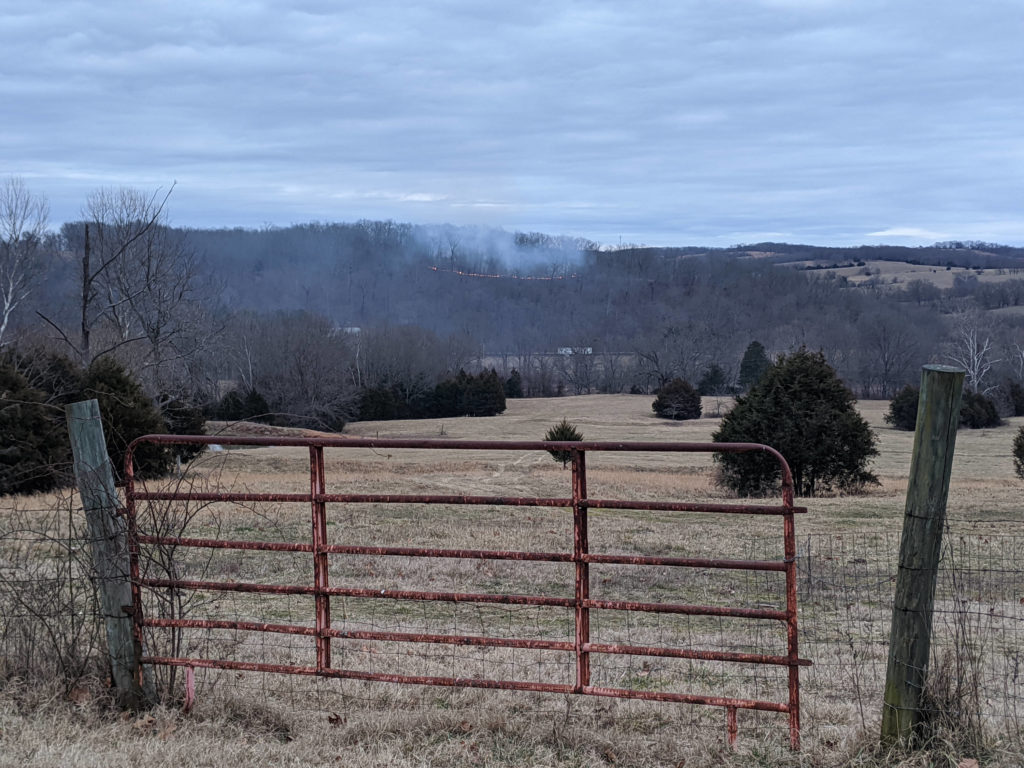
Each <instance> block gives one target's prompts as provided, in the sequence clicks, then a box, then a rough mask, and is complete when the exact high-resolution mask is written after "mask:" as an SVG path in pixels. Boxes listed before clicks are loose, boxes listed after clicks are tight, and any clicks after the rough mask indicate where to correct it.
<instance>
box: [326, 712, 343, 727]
mask: <svg viewBox="0 0 1024 768" xmlns="http://www.w3.org/2000/svg"><path fill="white" fill-rule="evenodd" d="M327 722H328V723H330V724H331V725H335V726H337V725H341V724H342V723H344V722H345V718H344V717H342V716H341V715H339V714H338V713H337V712H331V714H329V715H328V716H327Z"/></svg>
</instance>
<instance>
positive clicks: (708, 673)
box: [0, 395, 1024, 767]
mask: <svg viewBox="0 0 1024 768" xmlns="http://www.w3.org/2000/svg"><path fill="white" fill-rule="evenodd" d="M650 401H651V398H650V397H648V396H629V395H619V396H598V395H594V396H581V397H566V398H558V399H528V400H510V401H509V407H508V410H507V411H506V412H505V413H504V414H502V415H501V416H498V417H494V418H479V419H474V418H455V419H444V420H423V421H394V422H374V423H369V422H367V423H357V424H353V425H351V426H350V427H348V428H347V429H346V432H345V434H346V435H351V436H360V437H381V438H437V439H442V440H456V439H487V440H491V439H494V440H537V439H541V438H542V436H543V433H544V431H545V430H546V429H547V428H548V427H549V426H551V425H552V424H553V423H555V422H557V421H559V420H560V419H562V418H563V417H564V418H568V419H569V420H570V421H572V422H574V423H575V424H577V426H578V427H579V429H580V431H581V432H582V433H583V435H584V437H585V439H587V440H616V441H652V442H659V441H661V442H682V441H686V442H699V441H708V440H710V436H711V433H712V432H713V431H714V429H715V427H716V425H717V423H718V420H717V419H716V418H704V419H700V420H697V421H689V422H668V421H664V420H661V419H657V418H655V417H654V415H653V413H652V412H651V410H650ZM727 407H728V403H727V402H723V401H718V400H715V399H712V398H705V400H704V409H705V413H715V412H718V411H719V410H721V409H725V408H727ZM886 407H887V403H882V402H863V403H860V404H859V408H860V409H861V411H862V413H863V414H864V415H865V417H866V418H867V419H868V421H869V422H870V423H871V425H872V426H873V427H874V428H875V429H876V431H877V434H878V438H879V444H878V445H879V451H880V453H879V456H878V457H877V458H876V460H875V462H874V465H873V471H874V472H875V473H876V474H877V475H878V477H879V480H880V484H879V485H878V486H877V487H872V488H869V489H867V490H866V492H865V493H863V494H860V495H851V496H835V497H827V498H814V499H801V500H798V503H799V504H802V505H804V506H806V507H807V509H808V513H807V514H806V515H801V516H799V517H798V519H797V532H798V547H799V553H800V554H799V558H798V561H799V562H798V570H799V573H800V601H801V615H800V622H801V636H802V641H801V656H803V657H806V658H809V659H811V660H812V661H813V662H814V666H813V667H811V668H809V669H807V670H805V671H804V672H803V673H802V682H803V689H802V703H803V708H802V713H803V725H804V749H803V751H802V752H800V753H798V754H794V753H791V752H790V751H789V750H788V748H787V746H786V744H787V740H786V721H785V717H784V716H781V715H774V714H770V713H768V714H764V715H757V714H754V713H749V712H741V713H740V721H739V726H740V731H739V736H740V738H739V746H738V749H737V751H735V752H732V751H730V750H729V749H728V748H727V747H726V745H725V714H724V711H723V710H721V709H718V708H711V707H698V706H687V705H676V704H654V703H646V702H638V701H621V700H614V699H596V698H582V697H579V698H577V697H567V696H561V695H554V694H533V693H524V692H499V691H488V690H474V689H446V688H433V687H420V686H396V685H390V684H382V683H366V682H359V681H352V680H345V681H338V680H320V681H316V680H310V679H307V678H298V677H285V676H275V675H260V674H254V673H235V672H213V671H203V670H199V671H198V672H197V678H198V693H199V696H198V701H197V704H196V707H195V709H194V710H193V712H192V713H191V714H189V715H184V714H182V713H181V712H180V711H179V710H178V709H177V708H175V707H173V706H164V707H161V708H158V709H157V710H155V711H154V712H152V713H151V714H146V715H142V716H132V717H127V716H126V717H120V716H116V715H112V714H109V711H108V710H107V709H105V708H104V705H103V696H102V693H101V692H100V689H101V688H102V686H101V685H99V684H98V683H97V684H92V685H90V684H88V682H86V683H83V684H81V685H79V686H77V687H75V688H74V689H73V690H72V691H70V692H68V691H65V690H62V689H59V688H58V687H53V686H49V687H48V686H46V685H41V686H40V685H37V684H35V683H32V682H31V681H27V680H21V681H19V678H18V677H17V676H16V675H12V674H10V673H8V675H7V682H6V683H5V684H4V687H3V688H0V765H12V766H13V765H26V766H50V765H75V766H93V765H95V766H100V765H102V766H121V765H124V766H129V765H131V766H144V765H154V766H171V765H174V766H192V765H195V766H205V765H211V766H212V765H222V764H224V763H229V764H256V763H261V764H267V765H296V766H298V765H322V764H332V765H346V766H357V767H358V766H384V765H388V766H390V765H395V766H447V765H475V766H504V767H507V766H534V765H536V766H598V765H615V766H653V765H668V766H681V765H686V766H705V765H725V766H797V765H804V766H839V765H850V766H873V765H890V764H891V765H904V766H918V765H920V766H924V765H945V764H948V765H952V766H957V765H959V764H960V762H961V761H962V760H965V759H969V758H973V759H978V760H980V761H981V764H982V765H992V766H1019V765H1021V764H1024V745H1022V744H1021V741H1020V734H1019V732H1020V727H1021V725H1022V724H1024V723H1022V721H1024V698H1022V695H1024V680H1021V681H1020V682H1018V677H1020V678H1024V631H1022V630H1024V591H1022V589H1024V577H1022V572H1021V566H1020V561H1024V515H1022V514H1021V508H1022V499H1024V483H1022V482H1021V481H1020V480H1019V479H1018V478H1016V477H1015V475H1014V474H1013V469H1012V461H1011V457H1010V444H1011V441H1012V437H1013V434H1014V433H1015V431H1016V430H1017V429H1018V428H1019V427H1020V425H1021V424H1022V423H1024V419H1019V418H1018V419H1013V420H1010V421H1009V422H1008V423H1007V425H1005V426H1003V427H1000V428H998V429H993V430H984V431H969V430H964V431H961V432H960V434H959V436H958V443H957V455H956V461H955V464H954V469H953V481H952V487H951V491H950V500H949V512H948V519H949V531H948V533H947V540H948V541H949V542H950V543H951V548H950V550H949V553H948V555H947V560H948V561H950V564H951V565H953V564H955V565H956V566H957V568H958V569H959V570H949V571H948V572H944V574H943V576H942V584H941V586H940V596H939V599H938V603H937V607H938V610H939V614H938V615H937V618H936V623H937V626H938V630H939V635H938V636H937V638H936V654H935V660H934V661H933V665H934V667H935V668H936V669H937V670H942V672H943V674H948V675H950V676H951V677H952V678H954V681H953V682H954V683H955V685H952V688H953V689H956V688H957V687H958V686H959V685H960V684H961V683H963V682H964V680H965V679H969V680H968V681H970V680H973V681H974V682H975V683H976V686H975V688H976V689H977V690H980V693H978V697H977V698H978V700H977V707H976V709H977V710H978V711H979V712H980V713H981V714H980V717H981V723H980V725H981V728H982V730H983V732H984V733H983V735H984V738H983V739H980V740H979V739H977V738H974V736H973V735H972V736H970V737H969V738H968V737H967V735H965V738H959V734H958V728H957V727H947V728H946V729H945V730H944V731H943V738H942V741H941V742H939V743H936V744H935V745H933V748H932V749H931V750H930V751H929V752H928V753H927V755H926V756H921V755H907V754H897V753H892V754H885V753H882V752H880V751H879V750H878V748H877V747H876V746H875V742H876V738H875V735H876V734H877V729H878V722H879V719H880V710H881V701H880V690H881V687H880V686H881V679H882V677H883V676H884V667H885V655H886V652H887V651H886V645H885V638H886V635H887V631H888V618H889V617H888V612H889V611H890V610H891V608H890V602H889V601H891V595H892V579H891V576H892V573H893V569H894V563H895V558H896V551H895V549H896V546H897V545H898V540H899V539H898V537H899V530H900V527H901V523H902V520H901V518H902V510H903V501H904V493H905V490H906V478H907V473H908V470H909V465H910V452H911V444H912V434H911V433H904V432H897V431H894V430H892V429H890V428H889V427H888V426H887V425H885V424H884V421H883V414H884V413H885V409H886ZM212 426H214V428H216V427H217V426H218V425H212ZM308 462H309V459H308V452H306V451H305V450H304V449H294V448H244V449H232V450H225V451H222V452H211V453H210V454H207V455H206V456H204V457H203V459H202V460H201V461H199V462H198V463H197V464H196V465H195V467H194V468H193V470H192V473H191V478H192V479H190V481H189V482H194V483H195V486H196V487H203V488H205V487H214V486H215V487H218V488H221V489H225V490H227V489H230V490H239V491H240V490H245V491H248V492H269V491H284V492H304V491H308V488H309V476H308ZM326 469H327V488H328V492H338V493H341V492H358V493H374V492H380V493H384V492H392V493H418V494H426V493H431V494H479V495H488V496H497V495H528V496H568V495H569V477H570V473H569V472H568V471H567V470H564V469H562V468H561V466H559V465H557V464H556V463H555V462H553V461H552V460H551V458H550V457H549V456H548V455H547V454H545V453H540V452H536V453H517V452H513V451H495V452H487V453H472V454H467V453H460V452H456V451H448V450H441V451H418V450H392V451H386V452H385V451H380V450H369V449H329V450H328V451H327V461H326ZM588 483H589V488H588V491H589V495H590V496H591V497H594V498H599V497H602V498H632V499H655V500H661V499H681V500H705V501H706V500H714V501H730V498H729V497H728V496H727V495H726V494H725V493H724V492H723V491H722V490H720V489H719V488H717V487H716V486H715V484H714V467H713V462H712V460H711V458H710V456H708V455H705V454H672V453H667V452H665V453H661V452H656V453H649V454H612V453H608V454H602V453H592V454H590V455H588ZM3 503H4V504H5V505H6V507H5V508H3V511H2V514H3V515H5V516H6V517H8V518H10V519H14V518H16V517H18V516H20V517H19V519H24V517H25V514H26V513H27V512H29V511H30V510H40V509H46V508H47V507H48V506H53V502H52V500H51V499H49V498H48V497H33V498H27V499H25V498H23V499H15V500H4V501H3ZM145 514H153V515H155V516H157V517H161V516H163V517H162V518H161V519H164V520H166V519H167V518H166V510H165V509H164V508H161V507H158V506H156V505H154V506H153V507H151V508H149V509H147V510H145ZM145 514H144V515H143V519H145ZM175 514H180V512H177V513H175ZM189 514H190V515H192V516H191V518H190V519H189V520H188V523H187V526H185V527H184V530H185V531H186V532H187V533H188V534H189V535H216V536H220V537H224V538H237V539H247V540H272V541H306V540H308V537H309V533H308V529H309V509H308V506H306V507H303V505H290V506H289V505H287V504H252V505H230V506H229V505H217V504H214V505H207V506H203V507H197V508H195V509H191V510H189ZM590 518H591V523H590V548H591V551H594V552H614V553H645V554H664V555H672V556H712V557H725V558H764V559H778V558H781V546H782V545H781V523H780V522H779V520H777V519H775V518H747V517H742V518H741V517H737V516H732V515H728V516H727V515H721V516H712V515H708V514H696V513H694V514H679V513H660V512H659V513H641V512H637V511H629V510H623V511H613V510H592V511H591V513H590ZM328 519H329V525H328V538H329V539H330V541H331V542H332V543H352V544H368V545H369V544H374V545H381V546H431V547H446V548H458V547H466V548H480V549H530V550H535V551H568V550H569V549H571V541H572V533H571V515H569V514H567V513H566V511H565V510H561V509H540V508H506V507H501V508H499V507H491V506H481V507H464V506H460V507H438V506H432V507H427V506H415V507H410V506H404V507H394V506H389V507H382V506H379V505H351V504H350V505H336V504H331V505H329V506H328ZM55 525H57V526H58V527H59V525H60V523H55ZM4 557H5V558H6V557H8V556H7V555H4ZM12 557H13V556H12ZM8 559H9V558H8ZM953 561H955V563H954V562H953ZM181 563H182V567H183V568H184V571H185V573H186V574H187V575H189V576H192V577H199V576H205V577H207V578H211V579H212V578H217V579H224V580H235V581H258V582H262V583H268V584H307V583H309V580H310V567H309V556H308V555H302V554H287V553H283V554H278V553H274V554H268V553H251V552H227V551H214V552H211V551H208V550H190V551H189V552H188V553H187V555H183V556H182V558H181ZM7 564H8V563H7V561H6V560H5V562H4V563H0V566H3V565H7ZM330 568H331V583H332V585H344V586H353V587H355V586H360V587H366V588H374V589H430V590H437V591H470V592H488V591H489V592H516V593H520V594H536V595H548V596H563V595H569V596H571V592H572V586H571V585H572V581H571V578H572V577H571V568H572V566H571V565H569V564H563V563H532V564H521V563H513V562H494V561H453V560H434V559H430V560H427V559H424V558H396V557H388V558H383V557H366V556H358V557H356V556H341V555H339V556H332V557H331V563H330ZM591 573H592V583H593V595H592V596H593V597H595V598H597V599H611V600H615V599H635V600H645V601H648V602H657V601H670V602H691V603H709V604H728V605H743V606H776V605H778V604H779V600H780V595H781V592H780V590H781V587H782V581H781V579H780V578H776V576H777V575H776V574H770V573H769V574H764V573H762V574H756V575H754V574H750V573H747V572H741V571H735V572H733V571H708V570H687V571H686V572H685V573H682V572H680V571H679V570H672V569H666V568H655V567H643V568H638V567H623V566H604V567H598V566H594V567H592V572H591ZM190 600H191V602H190V603H188V604H187V605H184V606H179V608H183V609H184V611H183V613H184V614H187V615H189V616H192V617H196V618H199V617H204V618H207V617H208V618H223V619H229V620H231V619H233V620H259V621H266V622H277V623H295V624H303V625H309V624H310V622H311V619H312V615H313V609H312V604H311V599H308V598H304V597H285V596H270V597H264V596H256V595H242V594H231V593H226V594H225V595H218V596H215V597H211V596H210V595H209V594H208V593H204V594H197V595H196V596H194V597H192V598H190ZM332 612H333V616H332V621H333V623H334V624H335V626H340V625H342V624H344V626H345V627H346V628H349V629H369V630H375V631H396V632H402V631H405V632H409V631H421V632H436V633H458V634H484V633H487V634H492V635H499V636H505V637H533V638H545V639H551V638H553V639H563V638H566V637H567V636H569V637H571V632H572V623H571V612H567V611H565V609H558V608H535V607H531V606H500V605H498V606H480V605H467V604H450V605H449V604H444V603H432V604H423V603H419V602H414V601H398V602H392V601H382V600H372V599H360V598H345V599H335V600H334V601H332ZM597 613H599V614H602V615H600V617H598V616H596V615H595V619H594V633H595V641H598V642H629V643H632V644H664V645H670V646H673V647H681V648H687V647H696V648H706V649H711V648H714V649H719V650H736V651H754V652H762V653H784V648H785V642H784V640H785V638H784V633H783V632H781V631H776V630H777V626H776V624H774V623H772V624H771V625H767V624H768V623H767V622H763V621H762V622H755V621H752V620H736V619H729V620H722V619H720V618H715V619H712V618H707V617H703V618H702V617H685V616H683V617H672V616H661V615H658V614H655V615H653V616H644V617H637V616H626V615H623V614H622V613H621V612H614V611H608V612H597ZM604 614H607V615H604ZM766 625H767V626H766ZM958 639H960V640H964V639H966V641H967V642H968V645H969V647H970V648H973V649H974V651H971V652H970V653H966V654H965V653H964V652H963V651H962V649H961V650H960V651H959V653H958V651H957V649H958V648H959V647H960V646H958V645H957V641H958ZM152 642H153V644H154V645H155V646H160V645H161V643H165V642H166V640H165V639H161V638H160V637H154V638H153V640H152ZM183 642H184V643H185V645H186V646H188V648H187V649H186V652H188V653H193V654H199V653H204V654H208V655H213V656H217V657H221V658H235V659H241V660H249V661H264V662H276V663H288V664H300V665H305V664H312V663H313V654H312V644H311V640H310V639H308V638H304V637H296V636H287V635H269V636H255V635H253V633H240V632H234V631H205V632H196V633H191V634H188V635H186V636H185V637H184V638H183ZM332 650H333V653H334V654H335V659H334V665H335V666H339V667H344V668H353V669H365V670H374V671H385V672H399V673H404V674H426V675H452V676H464V677H468V676H475V675H479V676H486V677H492V678H499V679H524V680H537V681H542V682H564V681H566V680H567V679H568V677H567V676H569V675H571V673H572V669H571V667H572V664H571V660H570V659H568V658H566V656H567V654H559V653H556V652H550V651H547V652H541V651H525V650H512V649H503V648H466V647H459V646H446V645H438V646H430V647H426V648H424V647H422V646H416V647H415V648H411V647H410V645H409V644H395V643H375V642H359V641H334V642H333V643H332ZM965 659H966V661H965ZM784 671H785V670H784V668H782V667H778V668H765V667H754V666H752V665H737V664H732V665H727V664H725V663H722V662H692V661H683V660H672V659H653V660H652V659H644V658H642V657H630V656H619V657H609V658H608V659H605V660H603V662H602V663H601V664H597V663H596V662H595V669H594V675H595V682H596V683H597V684H602V685H613V686H618V687H632V688H636V689H640V690H671V691H677V690H679V691H686V692H697V693H714V694H725V695H737V696H745V697H766V698H770V699H774V700H779V701H782V700H784V691H785V681H784ZM180 677H181V676H180V675H177V676H176V677H175V679H174V680H171V676H170V675H169V673H168V671H167V670H166V669H162V670H160V680H161V683H162V684H163V686H164V687H165V689H166V690H169V691H170V692H171V696H172V697H173V696H177V695H180V693H181V680H180ZM953 693H957V691H956V690H953V691H952V693H951V688H950V686H947V687H946V688H945V689H944V690H940V691H937V692H936V695H937V696H941V695H943V694H945V695H952V694H953ZM961 698H962V697H961ZM939 700H940V699H937V701H939ZM961 703H962V702H961V701H960V700H957V701H955V702H953V704H955V705H956V706H959V705H960V704H961ZM950 706H951V710H955V709H956V706H953V705H952V704H951V705H950ZM1018 707H1019V711H1018V709H1017V708H1018ZM965 722H966V721H965ZM968 765H969V763H968Z"/></svg>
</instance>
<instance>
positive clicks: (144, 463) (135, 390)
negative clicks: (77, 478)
mask: <svg viewBox="0 0 1024 768" xmlns="http://www.w3.org/2000/svg"><path fill="white" fill-rule="evenodd" d="M20 370H25V371H26V372H27V373H28V375H29V377H30V378H26V376H25V375H23V374H22V373H20V372H19V371H20ZM91 398H96V400H98V401H99V406H100V416H101V418H102V421H103V433H104V436H105V437H106V441H107V453H108V454H109V455H110V461H111V465H112V469H113V471H114V474H115V475H116V476H118V477H120V476H121V474H122V473H123V471H124V453H125V449H126V448H127V446H128V444H129V443H130V442H131V441H132V440H134V439H135V438H136V437H139V436H140V435H144V434H149V433H155V434H161V433H166V432H168V431H171V430H173V431H175V432H178V433H183V434H202V433H203V417H202V413H201V412H200V411H199V410H198V409H196V408H193V407H192V406H189V405H187V404H186V403H183V402H181V401H179V400H173V399H168V403H167V405H166V407H165V411H164V412H162V411H161V410H160V409H159V408H157V407H156V405H155V404H154V403H153V401H152V400H150V399H149V398H148V397H147V396H146V395H145V393H144V392H143V391H142V387H141V386H140V385H139V383H138V382H137V381H135V379H133V378H132V376H131V375H130V374H129V373H128V372H127V371H126V370H125V368H124V366H122V365H121V364H120V363H118V362H116V361H115V360H113V359H111V358H106V357H104V358H99V359H97V360H95V361H93V363H92V365H90V366H89V367H88V368H86V369H85V370H82V369H80V368H78V367H77V366H76V365H75V364H74V363H73V362H71V361H70V360H68V359H67V358H64V357H60V356H43V357H38V358H34V359H29V358H28V357H25V358H19V357H18V356H17V354H16V353H8V354H7V355H6V356H4V357H3V358H2V359H0V446H3V447H2V448H0V495H4V494H10V493H31V492H34V491H45V490H48V489H51V488H55V487H57V486H59V485H67V484H70V483H71V481H72V478H71V445H70V441H69V439H68V432H67V425H66V423H65V419H64V406H65V405H67V404H69V403H73V402H77V401H79V400H88V399H91ZM201 450H202V447H201V446H199V447H191V448H190V447H186V446H156V445H150V446H144V447H142V448H140V449H139V451H137V452H136V455H135V456H136V461H135V466H136V476H137V477H140V478H146V477H155V476H158V475H162V474H166V473H167V472H168V471H170V469H171V467H172V465H173V462H174V457H175V456H176V455H178V456H181V457H182V458H183V459H188V458H190V457H191V456H192V455H195V454H196V453H198V452H199V451H201Z"/></svg>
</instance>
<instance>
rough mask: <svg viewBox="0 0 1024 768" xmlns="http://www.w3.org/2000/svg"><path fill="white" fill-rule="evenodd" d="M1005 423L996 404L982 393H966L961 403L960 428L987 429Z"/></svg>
mask: <svg viewBox="0 0 1024 768" xmlns="http://www.w3.org/2000/svg"><path fill="white" fill-rule="evenodd" d="M1002 423H1003V420H1002V419H1001V418H999V409H998V408H996V404H995V402H994V401H993V400H992V399H991V398H988V397H985V395H983V394H981V393H980V392H964V395H963V400H962V401H961V403H960V426H961V427H967V428H968V429H987V428H989V427H998V426H999V425H1000V424H1002Z"/></svg>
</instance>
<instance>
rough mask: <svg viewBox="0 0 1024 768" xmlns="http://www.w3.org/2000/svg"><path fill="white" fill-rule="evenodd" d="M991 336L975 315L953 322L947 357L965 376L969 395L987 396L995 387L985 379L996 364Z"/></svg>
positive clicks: (965, 316) (971, 314)
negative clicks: (986, 383) (976, 393)
mask: <svg viewBox="0 0 1024 768" xmlns="http://www.w3.org/2000/svg"><path fill="white" fill-rule="evenodd" d="M993 353H994V345H993V343H992V335H991V334H990V333H989V331H988V329H987V328H985V326H984V324H983V322H982V320H981V317H980V315H979V314H978V313H976V312H963V313H961V314H959V315H957V317H956V318H955V320H954V325H953V339H952V343H951V345H950V348H949V351H947V353H946V357H947V358H949V360H951V361H952V362H953V363H955V364H956V365H959V366H960V367H961V368H963V369H964V370H965V371H966V372H967V376H966V377H965V378H966V381H965V385H966V387H967V389H969V390H970V391H972V392H978V393H979V394H982V395H986V394H988V393H989V392H991V391H992V390H993V389H994V386H986V385H985V379H986V378H987V377H988V374H989V372H990V371H991V370H992V368H993V366H995V365H996V363H999V362H1001V361H1000V360H999V359H997V358H995V357H994V356H993Z"/></svg>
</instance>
